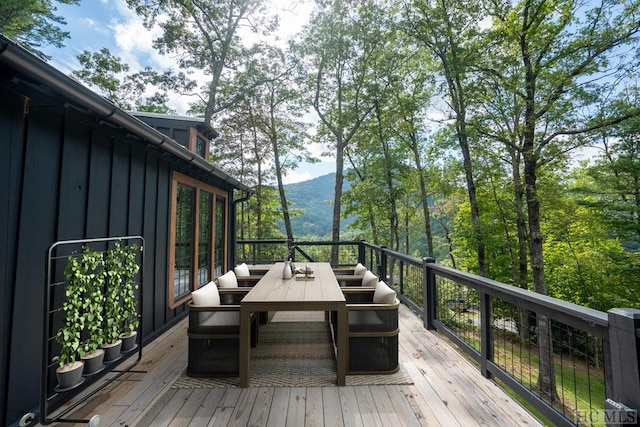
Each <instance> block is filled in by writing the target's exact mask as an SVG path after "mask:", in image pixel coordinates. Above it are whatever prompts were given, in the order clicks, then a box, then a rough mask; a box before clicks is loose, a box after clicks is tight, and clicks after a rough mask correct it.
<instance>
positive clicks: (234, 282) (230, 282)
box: [218, 270, 238, 288]
mask: <svg viewBox="0 0 640 427" xmlns="http://www.w3.org/2000/svg"><path fill="white" fill-rule="evenodd" d="M218 286H220V287H221V288H237V287H238V278H237V277H236V273H234V272H233V270H229V271H227V272H226V273H224V274H223V275H222V276H220V277H218Z"/></svg>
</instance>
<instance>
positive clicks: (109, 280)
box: [103, 242, 123, 344]
mask: <svg viewBox="0 0 640 427" xmlns="http://www.w3.org/2000/svg"><path fill="white" fill-rule="evenodd" d="M120 250H121V249H120V244H119V243H118V242H116V243H115V247H114V248H113V249H111V250H109V251H107V253H106V255H105V258H104V270H103V273H104V277H105V281H106V291H105V303H104V319H105V321H104V343H105V344H113V343H115V342H116V341H118V340H119V339H120V316H121V306H120V287H121V286H122V282H123V276H122V274H121V271H122V259H121V257H120V256H119V251H120Z"/></svg>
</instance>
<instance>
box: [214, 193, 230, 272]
mask: <svg viewBox="0 0 640 427" xmlns="http://www.w3.org/2000/svg"><path fill="white" fill-rule="evenodd" d="M226 211H227V206H226V203H225V199H223V198H222V197H216V249H215V262H214V265H213V266H214V269H215V274H216V276H218V275H220V274H222V270H223V269H224V242H225V241H226V240H227V236H226V233H225V230H226V229H227V226H226V225H227V221H226V215H225V212H226Z"/></svg>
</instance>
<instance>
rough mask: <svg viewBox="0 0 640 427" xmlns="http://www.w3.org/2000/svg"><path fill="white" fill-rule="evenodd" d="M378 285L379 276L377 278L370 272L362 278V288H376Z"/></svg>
mask: <svg viewBox="0 0 640 427" xmlns="http://www.w3.org/2000/svg"><path fill="white" fill-rule="evenodd" d="M377 284H378V276H376V275H375V274H373V273H372V272H371V271H369V270H367V271H365V272H364V276H362V287H364V288H375V287H376V285H377Z"/></svg>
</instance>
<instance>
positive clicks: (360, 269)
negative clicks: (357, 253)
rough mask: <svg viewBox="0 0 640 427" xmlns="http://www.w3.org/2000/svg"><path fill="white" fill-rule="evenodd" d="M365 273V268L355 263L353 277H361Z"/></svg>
mask: <svg viewBox="0 0 640 427" xmlns="http://www.w3.org/2000/svg"><path fill="white" fill-rule="evenodd" d="M366 271H367V267H365V266H364V265H362V264H360V263H357V264H356V266H355V267H354V268H353V275H354V276H362V275H363V274H364V273H365V272H366Z"/></svg>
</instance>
